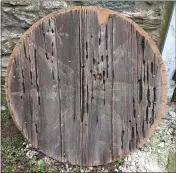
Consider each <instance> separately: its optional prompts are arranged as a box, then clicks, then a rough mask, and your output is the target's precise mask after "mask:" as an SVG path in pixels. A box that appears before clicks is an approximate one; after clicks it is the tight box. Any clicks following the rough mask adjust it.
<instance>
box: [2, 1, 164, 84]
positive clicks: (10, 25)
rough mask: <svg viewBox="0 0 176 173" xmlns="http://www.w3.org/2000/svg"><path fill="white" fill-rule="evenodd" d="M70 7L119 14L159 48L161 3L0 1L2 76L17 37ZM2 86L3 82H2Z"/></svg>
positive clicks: (161, 20) (161, 18) (162, 15)
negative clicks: (89, 6) (75, 6)
mask: <svg viewBox="0 0 176 173" xmlns="http://www.w3.org/2000/svg"><path fill="white" fill-rule="evenodd" d="M73 5H97V6H102V7H105V8H110V9H112V10H117V11H120V12H122V13H123V14H124V15H126V16H128V17H130V18H132V19H133V20H134V21H135V22H137V23H139V24H140V25H141V26H142V27H143V28H144V29H145V30H146V31H147V32H149V33H150V34H151V35H152V37H153V39H154V40H155V41H156V42H157V44H159V37H160V30H161V28H162V26H163V21H164V14H165V2H149V1H147V2H124V1H123V2H119V1H117V2H115V1H113V2H110V1H109V2H91V3H90V2H79V1H77V2H68V1H66V2H64V1H54V0H45V1H44V0H15V1H11V0H3V2H2V28H1V32H2V44H1V47H2V49H1V57H2V65H1V66H2V76H5V71H6V66H7V63H8V60H9V57H10V54H11V52H12V50H13V48H14V46H15V44H16V42H17V41H18V39H19V38H20V37H21V35H22V34H23V33H24V32H25V31H26V30H27V29H28V28H29V27H30V26H31V25H32V24H33V23H34V22H36V21H37V20H39V19H40V18H42V17H44V16H45V15H47V14H49V13H51V12H53V11H56V10H58V9H61V8H66V7H69V6H73ZM2 84H4V80H2Z"/></svg>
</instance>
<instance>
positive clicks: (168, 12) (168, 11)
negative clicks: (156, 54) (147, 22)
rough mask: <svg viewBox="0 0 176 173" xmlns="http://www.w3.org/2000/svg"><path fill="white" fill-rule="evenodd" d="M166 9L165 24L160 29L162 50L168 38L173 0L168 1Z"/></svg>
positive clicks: (160, 46) (160, 47)
mask: <svg viewBox="0 0 176 173" xmlns="http://www.w3.org/2000/svg"><path fill="white" fill-rule="evenodd" d="M165 9H166V12H165V15H164V24H163V27H162V29H161V31H160V45H159V49H160V51H161V50H162V49H163V45H164V41H165V38H166V34H167V29H168V26H169V22H170V18H171V14H172V9H173V2H166V5H165Z"/></svg>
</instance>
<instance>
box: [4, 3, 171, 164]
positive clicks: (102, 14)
mask: <svg viewBox="0 0 176 173" xmlns="http://www.w3.org/2000/svg"><path fill="white" fill-rule="evenodd" d="M79 10H80V11H81V10H90V11H94V12H96V13H97V17H98V21H99V24H100V25H101V24H106V23H107V22H108V19H109V16H110V15H112V14H113V15H114V17H121V18H122V19H123V20H124V21H127V22H129V23H131V24H132V25H133V26H134V28H135V29H136V31H138V32H139V33H140V34H141V35H143V36H144V37H145V39H146V40H147V41H148V42H149V45H150V46H151V49H152V50H153V52H154V53H155V54H156V57H157V58H158V59H159V66H160V73H161V86H162V94H161V103H160V108H159V111H158V115H157V117H156V119H155V122H154V124H153V125H152V126H151V128H150V130H149V134H148V136H147V137H146V138H144V139H143V140H142V141H140V143H139V146H138V147H139V148H140V147H142V146H143V145H144V144H145V143H146V141H147V140H148V139H149V138H150V137H151V136H152V134H153V133H154V132H155V130H156V127H157V126H158V124H159V123H160V122H161V119H162V117H163V116H164V114H165V107H166V101H167V89H168V83H167V74H166V68H165V64H164V61H163V59H162V56H161V54H160V52H159V50H158V48H157V46H156V44H155V42H154V41H153V40H152V38H151V36H150V35H149V34H148V33H147V32H146V31H144V30H143V29H142V28H141V27H140V26H139V25H138V24H137V23H135V22H133V21H132V20H131V19H129V18H127V17H126V16H124V15H122V14H120V13H119V12H115V11H112V10H109V9H105V8H102V7H96V6H76V7H71V8H66V9H61V10H58V11H55V12H53V13H51V14H49V15H47V16H45V17H43V18H42V19H40V20H39V21H37V22H36V23H34V24H33V25H32V26H31V27H30V28H29V29H28V30H27V31H26V32H25V33H24V34H23V35H22V37H21V38H20V39H19V41H18V42H17V44H16V45H15V47H14V49H13V51H12V53H11V56H10V60H9V62H8V65H7V70H6V77H5V94H6V100H7V105H8V108H9V111H10V114H11V117H12V119H13V121H14V123H15V125H16V126H17V128H18V130H19V131H21V132H22V128H21V127H19V126H18V124H17V122H16V120H15V117H14V114H13V110H12V109H11V106H10V101H9V96H8V95H9V94H8V89H9V83H10V81H9V75H10V72H11V66H12V65H13V62H14V58H15V56H14V55H15V54H16V52H18V47H19V45H21V44H22V43H23V38H24V37H25V36H26V35H27V34H29V33H30V32H31V30H33V29H34V28H36V27H38V26H39V25H40V24H41V23H42V22H43V21H44V20H47V19H49V18H52V17H54V16H56V15H59V14H64V13H67V12H70V11H79ZM135 150H137V148H135V149H133V150H131V151H130V152H128V153H125V154H123V155H122V156H121V157H114V158H113V160H112V162H115V161H117V160H119V159H122V158H124V157H126V156H128V155H129V154H130V153H131V152H134V151H135ZM112 162H111V163H112ZM106 164H109V163H106ZM106 164H105V165H106ZM94 166H98V165H94Z"/></svg>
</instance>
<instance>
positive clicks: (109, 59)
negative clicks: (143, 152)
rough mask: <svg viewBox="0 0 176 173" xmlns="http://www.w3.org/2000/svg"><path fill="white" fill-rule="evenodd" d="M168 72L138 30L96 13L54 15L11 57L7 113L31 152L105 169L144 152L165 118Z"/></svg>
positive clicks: (94, 9) (79, 11) (90, 10)
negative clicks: (104, 165) (117, 161)
mask: <svg viewBox="0 0 176 173" xmlns="http://www.w3.org/2000/svg"><path fill="white" fill-rule="evenodd" d="M166 91H167V84H166V72H165V67H164V64H163V61H162V58H161V56H160V53H159V51H158V49H157V47H156V45H155V44H154V42H153V41H152V40H151V38H150V37H149V36H148V34H147V33H146V32H145V31H144V30H142V29H141V28H140V27H139V26H138V25H137V24H135V23H134V22H132V21H131V20H130V19H128V18H126V17H124V16H121V15H120V14H119V13H116V12H113V11H110V10H108V9H103V8H99V7H74V8H70V9H64V10H60V11H56V12H54V13H52V14H50V15H48V16H46V17H44V18H43V19H41V20H40V21H38V22H37V23H35V24H34V25H33V26H32V27H31V28H30V29H29V30H28V31H27V32H26V33H25V34H24V35H23V36H22V38H21V39H20V41H19V42H18V44H17V45H16V47H15V48H14V50H13V53H12V55H11V58H10V61H9V65H8V68H7V77H6V94H7V100H8V105H9V109H10V111H11V114H12V117H13V119H14V121H15V123H16V124H17V126H18V128H19V130H21V132H22V133H23V135H24V136H25V137H26V138H27V139H28V140H29V142H30V143H32V145H33V146H34V147H35V148H38V149H39V150H40V151H42V152H43V153H45V154H47V155H48V156H50V157H52V158H54V159H57V160H59V161H62V162H68V163H71V164H75V165H86V166H94V165H103V164H107V163H110V162H112V161H115V160H117V159H119V158H122V157H124V156H126V155H127V154H129V153H130V152H131V151H133V150H135V149H136V148H138V147H141V146H142V145H143V144H144V142H145V141H146V140H147V139H148V138H149V137H150V136H151V134H152V133H153V132H154V129H155V128H156V126H157V124H158V123H159V121H160V119H161V117H162V115H163V114H164V110H165V104H166V93H167V92H166Z"/></svg>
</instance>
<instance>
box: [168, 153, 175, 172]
mask: <svg viewBox="0 0 176 173" xmlns="http://www.w3.org/2000/svg"><path fill="white" fill-rule="evenodd" d="M167 170H168V172H176V152H170V153H169V158H168V165H167Z"/></svg>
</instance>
